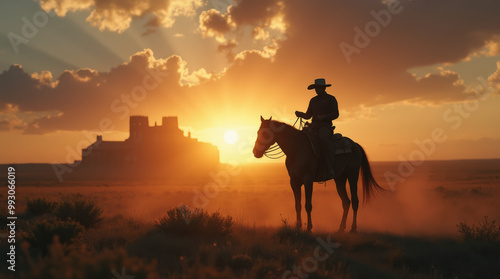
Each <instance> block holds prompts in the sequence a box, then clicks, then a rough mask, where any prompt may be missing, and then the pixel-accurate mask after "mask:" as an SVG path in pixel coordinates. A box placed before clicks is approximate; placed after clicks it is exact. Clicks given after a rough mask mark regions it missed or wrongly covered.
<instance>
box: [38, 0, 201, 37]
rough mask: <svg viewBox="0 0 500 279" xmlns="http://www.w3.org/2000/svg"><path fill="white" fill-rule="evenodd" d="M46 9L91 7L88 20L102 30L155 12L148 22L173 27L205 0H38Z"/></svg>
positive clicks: (60, 13)
mask: <svg viewBox="0 0 500 279" xmlns="http://www.w3.org/2000/svg"><path fill="white" fill-rule="evenodd" d="M39 1H40V6H41V7H42V9H44V10H45V11H47V12H48V11H52V10H53V11H55V12H56V14H57V15H58V16H61V17H64V16H65V15H66V14H67V13H68V12H76V11H82V10H90V11H91V12H90V15H89V16H88V17H87V21H88V22H90V23H91V24H92V25H94V26H97V27H98V28H99V29H100V30H109V31H114V32H119V33H121V32H123V31H125V30H126V29H128V28H129V26H130V24H131V22H132V20H133V19H134V18H139V17H142V16H145V15H149V14H151V15H153V16H154V19H153V20H152V21H150V22H148V23H147V24H146V26H156V27H157V26H165V27H170V26H172V25H173V23H174V22H175V17H177V16H180V15H185V16H192V15H194V13H195V10H196V8H198V7H201V6H202V5H203V1H202V0H145V1H135V0H80V1H69V0H39Z"/></svg>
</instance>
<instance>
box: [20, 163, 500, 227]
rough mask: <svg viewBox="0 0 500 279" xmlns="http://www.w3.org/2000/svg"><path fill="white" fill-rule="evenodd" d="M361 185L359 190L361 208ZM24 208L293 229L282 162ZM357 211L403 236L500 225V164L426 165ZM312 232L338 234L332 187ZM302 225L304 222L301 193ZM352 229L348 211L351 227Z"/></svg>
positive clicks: (316, 199)
mask: <svg viewBox="0 0 500 279" xmlns="http://www.w3.org/2000/svg"><path fill="white" fill-rule="evenodd" d="M397 167H398V162H387V163H385V162H373V163H372V169H373V171H374V176H375V178H376V180H377V181H378V182H379V184H380V185H381V186H382V187H385V188H386V189H389V187H388V184H387V181H386V178H385V175H384V174H385V173H386V172H387V171H390V172H393V173H396V174H397V173H398V172H397ZM360 188H361V184H359V186H358V192H359V195H360V201H361V203H362V202H363V198H362V192H361V189H360ZM18 190H19V192H18V200H19V201H20V202H21V207H23V206H25V202H26V200H27V199H28V198H34V197H47V198H48V199H51V200H61V199H66V198H67V197H69V196H74V195H77V196H81V197H84V198H89V199H94V200H96V201H97V202H98V203H99V204H100V205H101V206H102V207H103V209H104V213H105V214H106V215H107V216H114V215H123V216H126V217H132V218H136V219H140V220H144V221H153V220H157V219H158V218H159V217H161V216H163V215H164V214H165V213H166V211H167V210H168V209H170V208H172V207H176V206H179V205H181V204H184V205H187V206H190V207H193V208H195V207H201V208H203V209H205V210H207V211H209V212H213V211H219V212H220V213H222V214H228V215H231V216H233V218H234V219H235V220H236V221H237V223H238V224H243V225H249V226H271V227H274V226H279V225H281V224H282V222H283V220H288V221H289V222H292V223H293V222H294V220H295V209H294V198H293V194H292V191H291V188H290V186H289V178H288V174H287V172H286V169H285V166H284V164H283V163H269V164H265V163H264V164H253V165H240V166H223V167H222V168H221V170H220V171H218V172H214V173H212V175H211V177H210V178H207V179H205V180H198V181H188V180H184V181H176V182H172V181H169V182H166V181H148V180H146V179H145V180H143V181H130V182H127V181H106V180H101V181H86V182H74V181H73V182H65V183H63V184H55V185H50V186H24V187H19V189H18ZM394 190H395V191H393V192H392V191H388V192H386V193H383V194H381V195H378V196H376V197H373V199H372V200H371V201H370V203H369V204H367V205H364V206H360V209H359V212H358V229H359V230H360V231H370V232H390V233H395V234H405V235H436V236H439V235H456V232H457V228H456V225H457V224H458V223H459V222H461V221H466V222H468V223H477V222H479V221H481V220H482V218H483V217H484V216H488V217H489V218H491V219H496V220H500V204H498V203H496V201H497V200H498V198H499V197H500V160H466V161H429V162H424V164H422V165H421V166H418V167H416V168H415V170H414V172H413V173H412V174H411V175H409V176H408V177H405V178H404V181H401V182H400V183H398V184H396V185H395V187H394ZM312 202H313V211H312V221H313V225H314V227H313V231H316V232H331V231H336V230H337V228H338V226H339V224H340V218H341V213H342V206H341V201H340V198H339V197H338V195H337V192H336V188H335V184H334V182H333V181H330V182H327V183H326V184H318V183H315V184H314V191H313V199H312ZM302 207H303V209H302V218H303V221H304V222H305V221H306V220H307V219H306V213H305V209H304V194H303V190H302ZM351 222H352V211H350V212H349V216H348V222H347V226H348V228H349V227H350V225H351Z"/></svg>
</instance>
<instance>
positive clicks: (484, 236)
mask: <svg viewBox="0 0 500 279" xmlns="http://www.w3.org/2000/svg"><path fill="white" fill-rule="evenodd" d="M457 227H458V233H459V234H460V237H461V238H462V239H463V240H466V241H468V240H482V241H500V226H497V225H496V220H493V221H489V220H488V217H487V216H485V217H484V220H483V221H481V222H479V225H477V226H476V225H475V224H472V226H469V225H467V223H465V222H460V224H458V225H457Z"/></svg>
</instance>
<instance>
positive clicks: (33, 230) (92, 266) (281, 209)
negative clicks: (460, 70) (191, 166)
mask: <svg viewBox="0 0 500 279" xmlns="http://www.w3.org/2000/svg"><path fill="white" fill-rule="evenodd" d="M397 166H398V165H397V164H394V163H378V164H374V171H375V176H376V178H377V180H378V181H380V182H381V184H382V185H384V178H383V177H384V176H383V174H384V172H385V171H386V170H394V168H397ZM499 166H500V160H494V161H491V160H490V161H488V160H486V161H484V160H483V161H477V162H474V161H462V162H428V163H426V164H424V165H423V166H421V167H420V168H419V169H416V170H415V172H414V173H413V174H412V175H411V176H409V177H407V178H406V179H405V181H404V183H401V185H398V186H397V188H396V189H395V191H394V192H388V193H387V194H386V195H383V196H379V197H377V198H376V199H374V200H373V201H372V202H371V203H370V204H368V205H366V206H363V207H361V208H360V211H359V215H358V229H359V233H357V234H339V233H334V232H335V231H336V229H337V228H338V225H339V222H340V216H341V205H340V199H339V198H338V195H337V193H336V190H335V187H334V185H333V183H328V184H327V185H326V186H325V185H315V188H314V194H313V214H312V215H313V224H314V228H313V233H312V234H308V233H306V232H304V231H300V230H295V229H294V228H293V227H292V226H291V224H292V222H291V221H292V220H295V212H294V203H293V194H292V191H291V190H290V186H289V185H288V177H287V174H286V170H285V169H284V167H283V166H282V165H274V166H269V165H264V166H248V167H246V166H245V167H244V168H242V171H241V172H240V173H238V174H237V175H232V176H226V177H224V176H222V175H216V176H212V177H211V178H210V179H209V180H206V181H194V182H193V181H191V182H186V181H176V182H171V181H169V182H165V181H151V180H147V179H144V180H139V181H104V180H100V181H71V180H68V181H64V182H63V183H54V182H50V183H49V182H48V181H45V180H30V181H27V182H23V181H22V180H20V183H18V187H17V188H16V215H17V217H18V219H17V222H16V267H15V269H16V271H15V272H12V271H9V270H7V266H6V265H5V264H4V263H5V261H4V263H3V264H2V268H1V270H0V278H85V279H86V278H104V279H110V278H116V279H118V278H125V279H132V278H136V279H138V278H289V279H291V278H457V279H459V278H481V279H482V278H500V277H499V274H500V242H499V234H500V231H499V230H500V227H499V226H498V223H496V221H495V220H500V204H499V203H498V198H500V187H499V185H500V167H499ZM28 182H29V183H28ZM214 183H216V184H217V185H218V188H213V187H212V186H213V185H214ZM208 186H211V187H212V188H211V190H210V189H209V190H207V187H208ZM214 189H215V191H214ZM303 198H304V197H303ZM0 202H1V204H3V205H6V204H7V202H6V193H0ZM181 204H185V205H187V206H184V207H183V206H181ZM200 205H201V206H200ZM5 207H6V206H1V207H0V209H1V216H0V221H1V222H2V224H1V225H2V226H1V228H2V230H1V231H0V234H1V235H2V236H6V235H7V233H8V231H7V230H6V229H5V228H6V226H5V221H6V216H5V215H6V212H5ZM196 207H200V208H202V209H200V210H195V209H194V208H196ZM484 216H489V217H488V219H484ZM302 217H303V221H305V214H304V211H303V215H302ZM287 220H290V221H287ZM351 220H352V216H351V214H350V215H349V218H348V223H347V225H348V226H350V223H351ZM463 222H466V223H463ZM55 236H57V237H56V238H54V237H55ZM0 240H1V243H0V251H1V252H2V254H4V255H5V254H6V253H7V252H9V248H10V247H9V245H10V244H8V243H7V238H5V237H2V238H0Z"/></svg>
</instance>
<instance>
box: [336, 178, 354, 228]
mask: <svg viewBox="0 0 500 279" xmlns="http://www.w3.org/2000/svg"><path fill="white" fill-rule="evenodd" d="M346 182H347V177H340V178H336V179H335V185H336V186H337V193H338V194H339V197H340V199H341V200H342V208H343V209H344V212H343V213H342V221H341V222H340V227H339V230H338V231H339V232H344V231H345V228H346V221H347V214H348V213H349V206H350V205H351V201H350V200H349V197H348V196H347V190H346Z"/></svg>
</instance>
